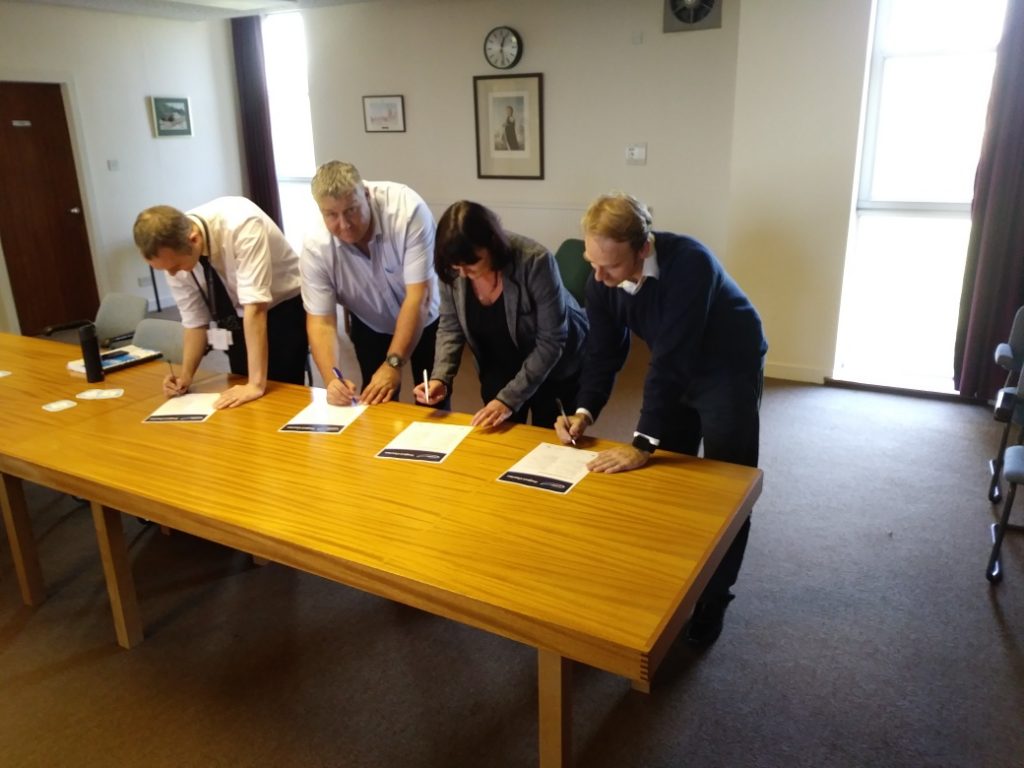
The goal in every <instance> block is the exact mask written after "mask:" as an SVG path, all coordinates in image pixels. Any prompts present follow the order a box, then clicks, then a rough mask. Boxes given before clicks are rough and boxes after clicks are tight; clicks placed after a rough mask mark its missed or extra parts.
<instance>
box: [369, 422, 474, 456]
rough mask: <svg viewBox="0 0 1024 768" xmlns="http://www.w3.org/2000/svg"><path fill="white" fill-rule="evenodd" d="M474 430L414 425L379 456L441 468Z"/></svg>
mask: <svg viewBox="0 0 1024 768" xmlns="http://www.w3.org/2000/svg"><path fill="white" fill-rule="evenodd" d="M472 431H473V428H472V427H470V426H468V425H466V426H459V425H458V424H429V423H427V422H425V421H414V422H413V423H412V424H410V425H409V426H408V427H406V428H405V429H403V430H402V431H401V432H399V433H398V434H397V435H395V439H394V440H392V441H391V442H390V443H388V444H387V445H385V446H384V448H383V450H381V452H380V453H378V454H377V458H378V459H403V460H405V461H429V462H431V463H434V464H439V463H441V462H442V461H444V460H445V459H447V458H448V454H450V453H451V452H452V451H454V450H455V449H456V448H457V447H458V445H459V443H461V442H462V441H463V439H464V438H465V437H466V435H468V434H469V433H470V432H472Z"/></svg>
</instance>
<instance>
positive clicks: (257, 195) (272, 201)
mask: <svg viewBox="0 0 1024 768" xmlns="http://www.w3.org/2000/svg"><path fill="white" fill-rule="evenodd" d="M231 38H232V40H233V42H234V47H235V79H236V80H237V82H238V103H239V109H240V111H241V119H242V139H243V141H244V143H245V152H244V156H245V167H246V172H247V174H248V177H249V198H250V199H251V200H252V201H253V202H254V203H256V205H258V206H259V207H260V208H262V209H263V210H264V211H265V212H266V213H267V215H268V216H270V218H272V219H273V220H274V221H276V222H277V225H278V226H279V227H283V222H282V220H281V195H280V193H279V192H278V188H277V172H276V171H275V170H274V141H273V138H272V137H271V133H270V104H269V100H268V98H267V80H266V73H265V70H264V66H263V33H262V30H261V28H260V17H259V16H246V17H244V18H238V19H232V20H231Z"/></svg>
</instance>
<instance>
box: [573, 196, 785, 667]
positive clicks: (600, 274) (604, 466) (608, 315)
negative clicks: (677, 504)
mask: <svg viewBox="0 0 1024 768" xmlns="http://www.w3.org/2000/svg"><path fill="white" fill-rule="evenodd" d="M651 223H652V222H651V214H650V212H649V211H648V209H647V207H646V206H645V205H644V204H643V203H641V202H640V201H639V200H637V199H636V198H634V197H632V196H630V195H622V194H620V195H605V196H602V197H600V198H598V199H597V200H596V201H594V203H593V204H592V205H591V206H590V208H589V209H588V210H587V213H586V215H585V216H584V217H583V222H582V225H583V236H584V241H585V245H586V250H585V253H584V258H585V259H586V260H587V261H588V262H589V263H590V266H591V267H592V268H593V270H594V271H593V274H592V275H591V276H590V278H589V279H588V280H587V287H586V310H587V316H588V318H589V320H590V336H589V338H588V340H587V351H586V356H585V358H584V363H583V374H582V377H581V379H580V391H579V396H578V398H577V403H578V405H579V408H578V409H577V411H576V413H575V414H574V415H572V416H569V417H568V418H567V419H563V418H559V419H558V421H557V422H556V424H555V429H556V431H557V432H558V435H559V437H560V438H561V440H562V441H563V442H565V443H568V442H570V441H571V440H575V439H577V438H579V437H581V436H582V435H583V433H584V432H585V430H586V428H587V427H588V426H589V425H590V424H592V423H593V422H594V420H595V419H596V418H597V417H598V415H599V414H600V412H601V409H602V408H603V407H604V406H605V404H606V403H607V402H608V398H609V396H610V395H611V391H612V385H613V384H614V381H615V376H616V374H617V373H618V372H619V370H620V369H621V368H622V366H623V364H624V363H625V361H626V356H627V354H628V353H629V341H630V334H631V332H632V333H635V334H636V335H637V336H638V337H639V338H640V339H642V340H643V341H644V342H646V344H647V346H648V347H649V348H650V350H651V359H650V365H649V367H648V369H647V375H646V378H645V379H644V394H643V403H642V405H641V408H640V421H639V423H638V424H637V427H636V431H635V432H634V433H633V442H632V444H631V445H622V446H618V447H615V448H612V449H609V450H606V451H602V452H601V453H599V454H598V456H597V457H596V458H595V459H594V460H593V461H591V462H590V464H589V465H588V466H589V468H590V470H591V471H593V472H622V471H625V470H629V469H636V468H638V467H642V466H643V465H644V464H646V463H647V460H648V459H649V458H650V456H651V454H652V453H654V451H655V449H656V448H662V449H664V450H669V451H676V452H679V453H686V454H690V455H692V456H696V455H697V451H698V449H699V448H700V445H701V441H703V443H704V456H705V458H709V459H718V460H720V461H729V462H733V463H735V464H745V465H747V466H750V467H756V466H757V458H758V440H759V425H760V421H759V416H758V409H759V407H760V403H761V388H762V384H763V381H764V356H765V353H766V352H767V350H768V342H767V341H766V340H765V337H764V333H763V331H762V328H761V318H760V317H759V316H758V314H757V310H756V309H754V306H753V305H752V304H751V303H750V301H749V299H747V297H746V296H745V295H744V294H743V291H741V290H740V288H739V286H738V285H736V283H735V282H734V281H733V279H732V278H731V277H729V275H728V274H727V273H726V272H725V270H724V269H723V268H722V265H721V264H720V263H719V262H718V260H717V259H716V258H715V257H714V256H713V255H712V254H711V252H710V251H709V250H708V249H707V248H705V247H704V246H703V245H701V244H700V243H699V242H697V241H696V240H693V239H692V238H689V237H684V236H681V235H675V234H671V233H669V232H654V231H652V229H651ZM749 531H750V521H749V520H747V522H746V523H744V525H743V527H742V528H741V529H740V530H739V532H738V533H737V534H736V538H735V539H734V541H733V543H732V545H731V546H730V547H729V550H728V551H727V552H726V554H725V557H724V558H723V559H722V562H721V564H720V565H719V567H718V569H717V570H716V571H715V573H714V574H713V575H712V577H711V580H710V582H709V583H708V585H707V587H706V588H705V590H704V593H703V594H702V595H701V597H700V599H699V600H698V602H697V607H696V609H695V611H694V614H693V617H692V618H691V619H690V622H689V623H688V624H687V627H686V630H685V634H684V636H685V638H686V640H687V641H688V642H689V643H690V644H691V645H694V646H697V647H707V646H709V645H711V643H713V642H714V641H715V640H716V639H718V635H719V634H720V633H721V631H722V620H723V618H724V615H725V609H726V607H727V606H728V605H729V602H730V601H731V600H732V599H733V595H732V593H731V592H730V587H732V585H733V584H735V583H736V577H737V575H738V574H739V570H740V565H741V563H742V562H743V552H744V550H745V549H746V545H747V536H748V534H749Z"/></svg>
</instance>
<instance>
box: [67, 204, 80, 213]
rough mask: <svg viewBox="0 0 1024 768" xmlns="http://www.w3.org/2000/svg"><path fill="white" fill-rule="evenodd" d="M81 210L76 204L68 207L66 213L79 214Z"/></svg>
mask: <svg viewBox="0 0 1024 768" xmlns="http://www.w3.org/2000/svg"><path fill="white" fill-rule="evenodd" d="M81 212H82V209H81V208H79V207H78V206H77V205H76V206H75V207H74V208H68V213H74V214H79V213H81Z"/></svg>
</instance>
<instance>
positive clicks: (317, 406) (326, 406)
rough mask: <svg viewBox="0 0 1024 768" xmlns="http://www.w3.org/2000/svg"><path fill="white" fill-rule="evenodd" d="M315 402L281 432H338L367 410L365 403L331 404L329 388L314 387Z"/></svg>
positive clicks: (280, 430)
mask: <svg viewBox="0 0 1024 768" xmlns="http://www.w3.org/2000/svg"><path fill="white" fill-rule="evenodd" d="M312 392H313V402H311V403H310V404H309V405H307V406H306V407H305V408H303V409H302V410H301V411H299V412H298V413H297V414H295V415H294V416H293V417H292V418H291V420H290V421H289V422H288V423H287V424H285V425H284V426H283V427H281V429H279V430H278V431H279V432H327V433H330V434H337V433H339V432H341V431H342V430H343V429H345V427H347V426H348V425H349V424H351V423H352V422H353V421H355V420H356V419H358V418H359V416H360V415H361V414H362V413H363V411H365V410H366V406H365V405H331V404H330V403H328V402H327V390H326V389H323V388H322V387H313V389H312Z"/></svg>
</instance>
